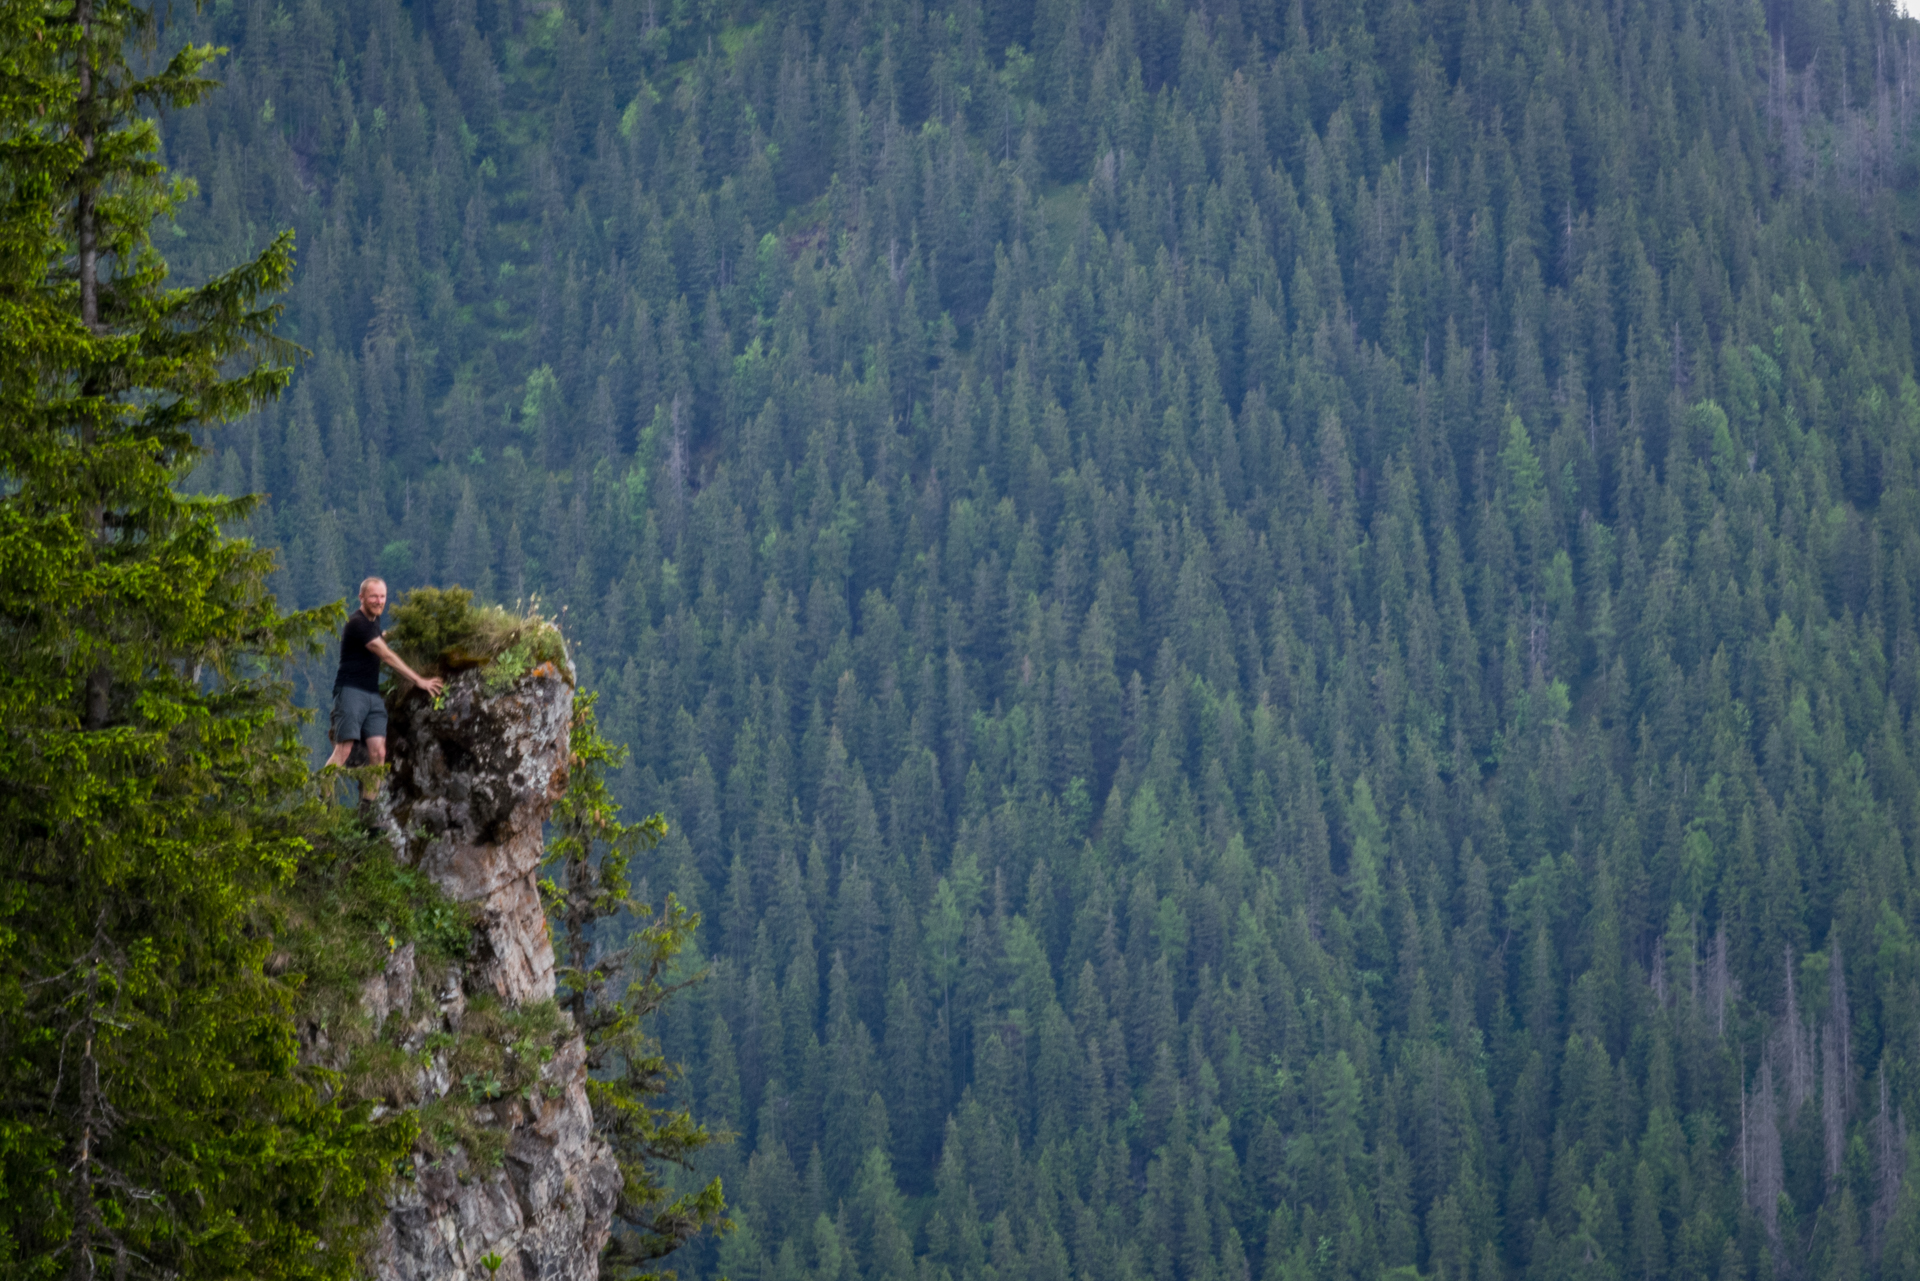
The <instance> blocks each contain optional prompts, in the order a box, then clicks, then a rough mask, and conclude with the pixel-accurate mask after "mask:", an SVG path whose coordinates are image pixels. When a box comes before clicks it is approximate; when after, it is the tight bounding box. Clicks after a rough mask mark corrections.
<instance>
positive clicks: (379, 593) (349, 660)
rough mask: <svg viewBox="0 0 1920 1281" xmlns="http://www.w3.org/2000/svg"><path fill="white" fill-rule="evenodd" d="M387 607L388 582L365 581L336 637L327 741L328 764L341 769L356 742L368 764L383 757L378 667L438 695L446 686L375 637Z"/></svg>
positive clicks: (383, 723)
mask: <svg viewBox="0 0 1920 1281" xmlns="http://www.w3.org/2000/svg"><path fill="white" fill-rule="evenodd" d="M386 608H387V582H386V580H385V579H384V578H369V579H367V580H366V581H365V582H363V583H361V584H360V608H359V609H356V610H355V611H353V613H352V614H350V615H348V616H347V630H346V632H345V633H344V634H343V635H342V636H341V637H340V672H339V674H338V675H336V676H335V677H334V678H333V720H332V723H331V724H330V726H329V727H328V728H329V733H328V737H329V738H331V739H332V740H333V754H332V755H331V756H329V757H327V764H328V765H345V764H346V763H347V757H348V755H349V754H350V753H352V751H353V745H354V744H355V743H361V742H364V743H365V744H366V745H367V763H368V764H370V765H378V764H380V763H382V762H383V761H385V760H386V759H387V703H386V700H385V699H383V698H381V697H380V664H382V663H385V664H386V665H387V666H388V667H391V668H392V669H393V670H394V671H396V672H399V673H400V674H401V675H402V676H404V677H406V678H407V679H408V680H409V681H411V682H413V684H414V685H415V686H416V687H417V688H419V689H423V690H425V691H426V692H427V694H428V695H429V696H432V697H437V696H438V695H439V693H440V688H441V686H442V685H444V684H445V683H446V682H445V681H442V680H441V679H440V678H439V677H437V676H436V677H434V678H433V679H432V680H426V679H423V678H422V677H421V676H419V675H418V674H417V673H415V672H414V670H413V669H412V668H411V667H408V666H407V665H406V663H404V662H403V661H401V658H400V655H398V654H396V653H394V652H393V650H392V649H391V648H389V647H388V645H387V643H386V642H385V641H384V640H382V639H380V615H381V614H382V613H384V612H385V611H386Z"/></svg>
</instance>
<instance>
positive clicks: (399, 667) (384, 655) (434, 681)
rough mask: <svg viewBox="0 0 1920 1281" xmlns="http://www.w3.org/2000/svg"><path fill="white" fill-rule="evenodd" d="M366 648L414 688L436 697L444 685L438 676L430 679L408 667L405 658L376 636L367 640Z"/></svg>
mask: <svg viewBox="0 0 1920 1281" xmlns="http://www.w3.org/2000/svg"><path fill="white" fill-rule="evenodd" d="M367 648H368V649H369V650H370V651H372V652H373V653H374V654H376V655H378V656H379V658H380V661H381V662H383V663H385V664H386V665H387V666H388V667H391V668H392V669H393V670H394V671H396V672H399V673H400V674H401V675H402V676H404V677H406V678H407V679H408V680H409V681H411V682H412V683H413V684H414V686H415V687H416V688H418V689H423V690H425V691H426V692H427V693H428V694H431V695H433V696H434V697H436V698H437V697H439V694H440V687H441V686H443V685H445V684H446V682H445V681H443V680H441V679H440V678H439V677H438V676H435V677H432V678H431V679H428V678H426V677H423V676H421V675H420V674H419V673H418V672H416V671H414V670H413V669H412V668H411V667H408V666H407V663H406V660H405V659H403V658H401V657H400V655H398V654H396V653H394V652H393V649H392V647H391V646H389V645H388V644H387V643H386V642H385V641H383V640H380V639H378V638H377V637H376V638H375V639H373V640H370V641H368V642H367Z"/></svg>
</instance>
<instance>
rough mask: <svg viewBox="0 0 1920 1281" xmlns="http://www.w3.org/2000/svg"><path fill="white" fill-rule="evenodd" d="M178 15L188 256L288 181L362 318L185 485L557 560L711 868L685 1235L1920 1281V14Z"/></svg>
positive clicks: (690, 1069) (906, 1246)
mask: <svg viewBox="0 0 1920 1281" xmlns="http://www.w3.org/2000/svg"><path fill="white" fill-rule="evenodd" d="M183 26H184V28H185V29H186V30H187V31H188V32H189V33H190V34H191V35H192V36H194V37H195V38H200V39H209V40H214V41H217V42H219V43H221V44H224V45H226V46H228V47H229V48H230V53H229V55H228V56H227V57H226V58H225V59H223V61H222V62H221V64H220V67H219V73H220V74H221V76H222V77H223V79H224V81H225V87H224V89H222V90H221V91H219V92H218V93H217V94H215V95H213V96H212V97H211V99H210V100H209V102H208V104H207V105H206V106H205V107H203V108H200V109H196V110H194V111H192V112H186V113H182V114H179V115H177V116H170V117H168V118H167V119H166V120H165V121H164V122H163V126H162V128H163V133H164V138H165V145H166V154H167V161H168V163H169V164H171V165H172V166H174V167H175V168H176V169H177V170H179V171H180V172H183V173H185V174H189V175H191V176H193V177H194V178H196V179H197V180H198V182H199V193H198V196H197V197H195V198H194V199H193V200H192V201H191V202H190V203H189V205H188V206H187V207H186V208H184V209H183V210H182V213H181V215H180V217H179V219H178V221H177V224H176V225H175V226H174V227H173V229H172V230H171V231H168V232H163V233H162V235H161V237H160V238H161V241H162V242H163V248H164V249H165V250H166V252H167V253H168V255H169V257H170V258H172V259H173V261H174V262H175V263H176V264H178V265H180V266H182V267H184V268H186V270H187V274H189V275H192V274H193V272H194V271H195V270H198V271H200V272H202V273H205V272H209V271H212V270H213V269H215V268H216V267H218V266H219V265H221V264H225V263H228V262H231V261H234V260H235V259H237V258H239V257H242V256H245V255H247V254H249V253H251V252H257V251H258V250H259V249H260V248H261V247H263V246H264V245H265V244H266V243H267V242H268V241H269V239H270V238H271V237H272V236H273V235H274V234H275V233H276V232H278V231H279V230H281V229H283V228H291V229H293V230H294V231H295V233H296V236H297V244H298V254H299V267H298V272H297V275H296V277H295V279H294V283H293V286H292V289H291V293H290V295H289V310H288V313H287V324H286V325H285V326H284V328H283V332H284V333H285V335H286V336H287V337H289V338H291V339H293V340H294V341H296V342H298V343H300V344H302V345H304V346H305V347H306V348H308V349H309V350H310V351H311V353H312V355H311V358H310V359H309V360H308V361H307V362H306V364H305V365H304V367H303V369H302V371H301V372H300V374H299V376H298V377H297V379H296V381H295V382H294V384H293V388H292V390H291V392H290V394H289V395H288V396H287V397H286V398H285V399H284V400H282V401H281V402H279V403H278V404H277V405H274V406H269V407H268V408H266V409H264V410H262V411H261V412H259V413H257V414H255V415H254V416H252V417H251V418H249V419H247V420H246V421H245V422H244V423H243V424H242V425H241V426H240V427H239V428H237V429H233V430H230V431H229V432H227V433H225V434H223V436H222V437H221V440H220V452H218V453H217V454H216V455H215V456H213V457H210V458H209V459H208V460H207V461H206V462H205V463H204V464H203V465H202V466H201V468H200V469H199V470H198V471H197V472H196V473H194V475H193V476H192V477H191V478H190V479H189V481H188V482H187V486H188V488H190V489H192V490H194V491H196V492H209V493H211V492H222V493H230V494H239V493H246V492H260V493H264V494H266V495H268V496H269V497H268V499H267V501H266V502H265V503H264V504H263V505H262V506H261V507H259V508H258V509H257V510H256V511H255V512H254V514H253V515H252V516H251V517H250V518H249V525H248V528H249V529H250V532H251V533H252V535H253V536H254V537H255V538H256V539H258V540H259V541H260V542H261V543H263V544H266V545H271V546H273V547H276V548H278V549H280V553H281V564H282V566H283V568H282V570H281V572H280V574H279V577H278V579H277V583H278V590H279V591H280V593H281V597H282V599H283V601H285V602H286V603H289V604H292V605H298V606H301V607H310V606H314V605H318V604H321V603H323V602H328V601H333V600H337V599H339V598H341V597H343V596H345V595H346V594H347V593H348V592H349V591H350V589H351V587H352V585H353V584H354V583H355V582H356V581H357V580H358V579H359V577H360V576H361V575H363V574H365V573H369V572H382V573H384V574H385V575H386V576H387V577H388V578H389V579H390V580H391V582H392V585H393V586H394V588H395V589H396V591H404V590H405V589H406V588H409V587H411V586H414V585H417V584H449V583H459V584H462V585H464V586H466V587H469V588H472V589H473V590H475V591H476V592H477V593H479V594H480V595H481V596H482V597H483V598H488V599H495V600H501V601H506V602H509V603H511V602H513V601H516V600H519V599H522V598H526V597H530V596H533V595H536V594H537V595H538V596H539V597H540V599H541V601H542V602H543V605H544V607H545V608H546V609H547V610H548V612H549V613H556V612H558V613H560V614H561V616H562V618H563V620H564V621H563V626H564V628H565V630H566V632H567V634H568V635H569V636H570V637H571V639H572V641H573V644H574V646H575V649H576V653H577V654H578V656H579V658H580V667H581V670H582V673H583V675H584V678H585V680H586V681H587V682H588V683H589V684H591V685H593V686H594V687H597V688H598V689H599V690H601V691H602V695H603V696H602V700H601V704H600V708H601V713H602V723H603V726H604V728H605V729H606V730H607V732H608V734H609V736H610V737H612V738H614V739H616V740H619V741H622V742H625V743H626V744H628V745H629V746H630V747H631V750H632V760H631V764H630V766H629V767H628V768H627V769H626V771H625V772H624V773H623V774H622V775H620V776H619V778H618V779H617V781H616V787H617V790H618V792H619V794H620V796H621V799H622V800H623V801H624V802H625V804H626V805H627V806H628V808H629V812H631V813H648V812H651V811H653V810H656V809H657V810H661V811H663V812H664V813H665V815H666V817H667V819H668V820H669V822H670V823H671V825H672V834H671V836H670V837H669V838H668V840H667V841H666V842H665V843H663V844H662V845H661V846H660V847H659V849H658V850H657V851H655V853H654V854H652V855H650V856H648V857H647V858H646V859H643V860H641V861H640V862H639V863H637V864H636V873H637V875H639V876H641V877H644V883H643V884H642V885H641V886H640V887H639V888H640V892H641V893H642V894H643V895H645V896H650V897H652V898H654V899H658V898H659V897H660V896H661V895H663V894H664V893H665V892H666V891H669V890H671V891H672V892H674V893H675V894H677V895H679V896H680V898H681V899H682V900H683V901H684V902H686V903H688V904H690V905H692V906H694V907H695V908H697V909H698V910H699V911H700V912H701V913H703V914H704V923H703V925H702V926H701V928H700V933H699V944H698V950H699V951H700V952H702V953H704V954H706V955H707V956H709V957H710V958H711V960H710V965H709V970H710V977H709V978H708V980H707V982H706V983H705V984H704V985H702V986H699V987H697V988H695V989H693V990H691V991H690V992H689V993H688V994H687V995H686V996H685V997H684V998H682V999H680V1000H678V1001H677V1002H675V1003H674V1004H673V1005H672V1006H670V1012H669V1014H668V1016H667V1023H666V1026H665V1028H664V1035H665V1041H666V1045H667V1048H668V1050H669V1052H670V1053H671V1054H672V1055H673V1056H674V1057H676V1058H677V1059H679V1060H680V1061H681V1062H683V1063H684V1064H685V1065H686V1066H687V1075H686V1077H685V1083H684V1090H685V1097H686V1101H687V1102H689V1103H690V1104H692V1105H693V1107H694V1108H695V1111H696V1113H697V1114H698V1115H700V1116H701V1117H703V1118H704V1119H707V1120H709V1121H711V1122H713V1123H716V1124H724V1125H725V1126H726V1127H727V1128H729V1129H731V1130H732V1131H733V1132H734V1134H735V1136H736V1137H735V1139H734V1141H733V1143H732V1144H730V1145H728V1146H726V1147H724V1148H722V1149H719V1150H718V1154H717V1155H714V1156H711V1157H710V1158H708V1159H705V1160H704V1164H703V1166H702V1170H703V1172H705V1173H709V1174H711V1173H718V1174H720V1175H721V1176H722V1177H723V1178H724V1181H725V1187H726V1189H727V1194H728V1199H729V1201H730V1203H731V1206H732V1211H731V1212H732V1214H733V1216H734V1218H735V1220H736V1221H737V1223H738V1225H739V1226H738V1229H737V1230H736V1231H735V1232H734V1233H732V1234H731V1235H730V1236H727V1237H725V1238H723V1239H721V1240H719V1241H718V1242H706V1243H703V1244H701V1245H700V1246H698V1247H696V1248H694V1249H691V1250H689V1251H687V1252H684V1254H683V1256H682V1257H681V1258H680V1260H679V1264H678V1266H679V1267H680V1269H681V1273H682V1275H683V1276H686V1277H689V1278H692V1277H701V1278H707V1277H715V1276H719V1275H722V1274H724V1275H726V1276H730V1277H732V1278H734V1281H801V1279H802V1278H808V1279H811V1278H818V1279H819V1281H842V1279H844V1281H853V1279H854V1278H865V1279H873V1281H877V1279H879V1278H886V1279H887V1281H904V1279H905V1278H924V1279H925V1281H984V1279H987V1278H992V1279H994V1281H1013V1279H1014V1278H1035V1279H1036V1281H1041V1279H1044V1281H1068V1279H1069V1278H1071V1279H1073V1281H1080V1279H1081V1278H1085V1279H1086V1281H1106V1279H1109V1278H1114V1279H1118V1278H1139V1279H1140V1281H1146V1279H1147V1278H1153V1279H1154V1281H1175V1279H1178V1281H1241V1279H1242V1278H1251V1279H1265V1281H1307V1279H1308V1278H1315V1279H1318V1278H1356V1279H1360V1278H1364V1279H1365V1281H1373V1279H1374V1278H1378V1277H1383V1276H1398V1277H1405V1278H1412V1277H1414V1276H1416V1275H1417V1276H1419V1277H1423V1278H1441V1277H1444V1278H1448V1279H1449V1281H1503V1279H1513V1281H1518V1279H1520V1278H1539V1279H1540V1281H1549V1279H1558V1278H1574V1277H1594V1278H1622V1279H1624V1278H1629V1277H1631V1278H1675V1279H1676V1281H1678V1279H1682V1278H1685V1279H1689V1281H1692V1279H1698V1281H1733V1279H1735V1278H1753V1279H1755V1281H1758V1279H1760V1278H1773V1277H1791V1278H1806V1279H1808V1281H1852V1279H1854V1278H1868V1277H1884V1278H1899V1277H1913V1276H1920V1168H1915V1167H1914V1166H1913V1165H1912V1164H1911V1163H1912V1162H1920V1142H1911V1143H1910V1142H1909V1128H1908V1120H1907V1118H1908V1116H1909V1115H1911V1116H1913V1117H1914V1118H1915V1120H1916V1122H1920V937H1916V932H1917V931H1920V894H1917V889H1920V887H1916V885H1915V874H1914V868H1913V860H1914V858H1915V857H1916V854H1917V853H1920V851H1916V849H1915V842H1916V839H1917V837H1916V834H1920V775H1916V767H1920V476H1917V475H1916V467H1917V466H1920V385H1917V384H1916V381H1915V352H1916V327H1917V326H1920V256H1917V254H1920V250H1917V249H1916V238H1917V237H1920V26H1916V24H1915V23H1913V22H1912V21H1909V20H1906V19H1901V18H1898V17H1896V16H1895V14H1894V12H1893V11H1892V10H1891V8H1890V7H1889V6H1888V5H1887V4H1885V3H1884V2H1880V3H1875V2H1874V0H1766V3H1764V4H1763V3H1760V2H1758V0H1606V2H1605V3H1602V2H1600V0H1563V2H1561V3H1555V4H1547V3H1544V2H1543V0H1532V2H1531V3H1515V2H1514V0H1430V2H1429V0H1420V2H1415V0H1366V2H1365V3H1339V2H1337V0H1282V2H1280V3H1276V4H1271V5H1266V4H1255V3H1249V2H1245V0H1206V2H1205V3H1199V2H1198V0H1196V2H1195V3H1193V4H1191V6H1189V5H1188V4H1187V3H1185V0H1039V2H1038V3H1037V4H1023V3H1016V2H1014V0H959V2H958V3H954V4H951V5H949V4H945V3H940V2H938V0H824V2H815V3H800V2H798V0H793V2H790V3H777V2H768V3H761V2H760V0H414V3H412V4H411V5H409V4H403V3H399V2H398V0H354V2H352V3H349V2H348V0H212V2H211V3H210V4H209V5H208V6H207V7H206V8H205V9H204V10H203V11H201V12H200V13H199V14H198V16H197V17H188V18H185V19H184V20H183ZM196 264H198V266H197V267H196ZM330 677H331V671H330V670H329V669H326V668H321V667H316V668H314V669H313V670H312V672H311V674H310V680H311V686H310V698H311V700H312V701H316V702H317V701H318V700H319V699H320V698H321V697H323V696H324V694H325V689H326V684H327V682H328V680H329V679H330ZM314 732H316V733H317V732H318V731H317V729H316V730H315V731H314ZM1910 1170H1911V1171H1912V1172H1911V1173H1910ZM689 1186H691V1182H690V1183H689Z"/></svg>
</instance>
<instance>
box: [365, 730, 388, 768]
mask: <svg viewBox="0 0 1920 1281" xmlns="http://www.w3.org/2000/svg"><path fill="white" fill-rule="evenodd" d="M366 741H367V764H369V765H384V764H386V760H387V740H386V739H384V738H374V737H372V736H368V738H367V740H366Z"/></svg>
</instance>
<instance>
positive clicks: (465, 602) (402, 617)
mask: <svg viewBox="0 0 1920 1281" xmlns="http://www.w3.org/2000/svg"><path fill="white" fill-rule="evenodd" d="M387 642H388V643H389V644H390V645H392V646H393V648H394V650H395V651H396V652H398V653H399V655H400V656H401V657H402V658H404V659H406V660H407V662H408V663H410V664H411V665H412V666H413V667H414V668H415V669H416V670H418V671H420V672H422V673H424V674H426V675H428V676H448V675H451V674H453V673H454V672H459V671H464V670H466V669H468V668H474V667H484V668H486V669H487V670H486V677H485V679H486V682H487V687H488V688H489V689H490V690H492V691H494V692H498V691H499V690H502V689H505V688H506V687H507V686H509V685H511V684H512V683H513V682H514V681H517V680H519V679H520V677H522V676H524V675H526V673H528V672H529V671H532V670H533V669H534V668H536V667H538V666H539V665H540V664H542V663H549V662H550V663H553V664H554V665H555V666H556V667H558V668H559V669H560V670H561V671H562V672H564V673H566V674H567V675H568V676H569V678H571V676H572V668H571V666H570V665H569V664H568V662H567V647H566V643H565V642H564V641H563V640H562V639H561V637H560V629H559V628H557V627H555V626H554V625H553V624H552V623H551V622H549V621H548V620H547V619H544V618H542V617H541V616H540V610H539V605H538V603H536V604H535V605H534V606H533V608H532V609H531V610H530V611H529V612H528V613H526V614H516V613H514V612H513V611H511V610H508V609H505V608H503V607H502V606H499V605H476V604H474V603H473V593H472V592H470V591H468V590H467V589H466V588H464V587H416V588H414V589H413V590H412V591H410V592H408V593H407V596H406V599H405V600H403V601H401V602H400V603H399V604H398V605H396V606H394V609H393V627H392V628H391V629H390V630H389V631H388V632H387Z"/></svg>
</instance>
